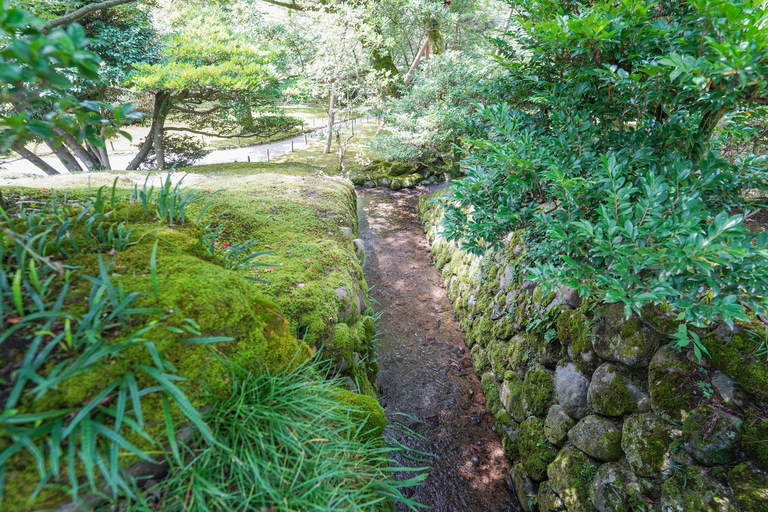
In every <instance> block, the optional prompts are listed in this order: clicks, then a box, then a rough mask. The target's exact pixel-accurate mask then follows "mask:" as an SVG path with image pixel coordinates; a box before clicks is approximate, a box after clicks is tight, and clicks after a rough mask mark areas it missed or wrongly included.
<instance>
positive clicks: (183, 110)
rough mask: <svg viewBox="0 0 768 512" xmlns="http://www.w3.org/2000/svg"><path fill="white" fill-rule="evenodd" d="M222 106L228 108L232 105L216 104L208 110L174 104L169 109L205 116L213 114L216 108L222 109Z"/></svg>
mask: <svg viewBox="0 0 768 512" xmlns="http://www.w3.org/2000/svg"><path fill="white" fill-rule="evenodd" d="M224 108H226V109H228V110H229V109H231V108H232V107H224V106H223V105H218V106H216V107H213V108H211V109H210V110H203V111H199V110H195V109H192V108H184V107H179V106H176V107H171V110H172V111H173V112H182V113H184V114H194V115H196V116H207V115H208V114H213V113H214V112H216V111H218V110H222V109H224Z"/></svg>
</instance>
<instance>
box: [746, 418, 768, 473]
mask: <svg viewBox="0 0 768 512" xmlns="http://www.w3.org/2000/svg"><path fill="white" fill-rule="evenodd" d="M742 447H743V448H744V453H746V455H747V457H748V458H749V459H750V460H752V461H754V462H755V463H756V464H757V465H758V466H760V467H762V468H763V469H765V470H768V420H766V419H751V418H747V421H745V424H744V436H743V438H742Z"/></svg>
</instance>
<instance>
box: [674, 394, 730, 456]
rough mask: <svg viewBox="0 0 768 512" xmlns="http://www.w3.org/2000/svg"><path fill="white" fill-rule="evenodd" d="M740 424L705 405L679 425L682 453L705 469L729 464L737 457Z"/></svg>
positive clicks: (728, 415) (691, 412) (724, 413)
mask: <svg viewBox="0 0 768 512" xmlns="http://www.w3.org/2000/svg"><path fill="white" fill-rule="evenodd" d="M740 429H741V420H740V419H739V418H737V417H736V416H733V415H731V414H728V413H726V412H724V411H720V410H717V409H714V408H713V407H711V406H708V405H705V406H703V407H697V408H696V409H694V410H692V411H690V412H689V413H688V414H687V415H686V417H685V420H684V421H683V440H684V441H685V444H684V446H685V450H686V451H687V452H688V453H690V454H691V455H692V456H693V458H695V459H696V460H698V461H699V462H700V463H702V464H704V465H705V466H714V465H722V464H729V463H731V462H734V461H735V460H737V459H738V457H739V452H740V443H741V432H740Z"/></svg>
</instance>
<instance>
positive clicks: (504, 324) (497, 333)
mask: <svg viewBox="0 0 768 512" xmlns="http://www.w3.org/2000/svg"><path fill="white" fill-rule="evenodd" d="M514 334H515V327H514V320H513V319H512V318H510V317H509V316H507V315H504V316H503V317H501V318H500V319H499V320H497V321H496V323H494V324H493V327H492V328H491V336H493V337H494V338H496V339H497V340H503V341H506V340H509V339H510V338H511V337H512V336H513V335H514Z"/></svg>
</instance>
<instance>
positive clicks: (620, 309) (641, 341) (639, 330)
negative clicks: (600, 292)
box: [592, 303, 660, 368]
mask: <svg viewBox="0 0 768 512" xmlns="http://www.w3.org/2000/svg"><path fill="white" fill-rule="evenodd" d="M601 313H602V317H603V320H604V324H603V325H602V326H601V328H599V329H598V336H595V337H594V338H593V339H592V346H593V347H594V349H595V352H597V355H598V356H600V357H602V358H603V359H605V360H607V361H614V362H617V363H622V364H625V365H627V366H630V367H632V368H644V367H646V366H648V363H649V362H650V361H651V357H653V353H654V352H655V351H656V349H657V348H658V347H659V340H660V336H659V334H658V333H657V332H656V331H655V330H654V329H652V328H650V327H649V326H648V325H646V324H644V323H643V322H642V321H641V320H640V317H639V316H637V314H633V315H632V316H631V317H630V318H629V319H626V318H625V317H624V306H623V305H622V304H618V303H617V304H609V305H607V306H605V307H604V308H603V309H602V310H601Z"/></svg>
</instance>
